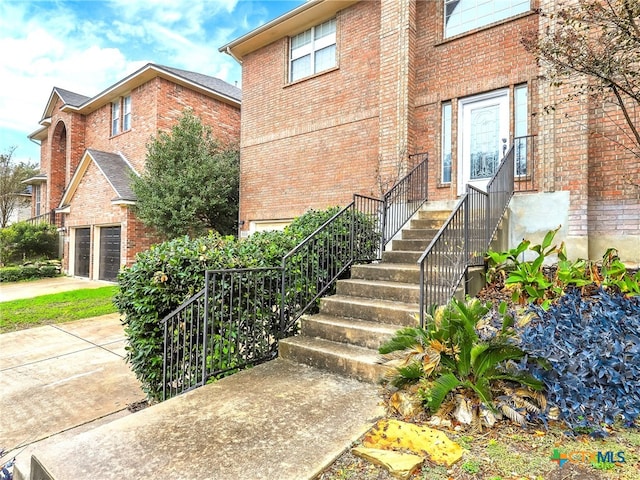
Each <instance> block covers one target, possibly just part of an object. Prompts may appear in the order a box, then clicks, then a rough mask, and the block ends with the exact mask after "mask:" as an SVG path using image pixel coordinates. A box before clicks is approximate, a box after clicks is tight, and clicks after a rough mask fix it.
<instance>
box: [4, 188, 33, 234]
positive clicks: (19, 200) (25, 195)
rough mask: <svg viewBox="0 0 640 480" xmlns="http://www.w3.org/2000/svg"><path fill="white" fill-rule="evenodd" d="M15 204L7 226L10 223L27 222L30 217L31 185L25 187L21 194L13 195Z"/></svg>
mask: <svg viewBox="0 0 640 480" xmlns="http://www.w3.org/2000/svg"><path fill="white" fill-rule="evenodd" d="M15 197H16V203H15V206H14V207H13V211H12V212H11V215H9V221H8V222H7V226H8V225H11V224H12V223H16V222H21V221H23V220H28V219H29V218H30V217H31V185H27V186H26V188H25V189H24V191H23V192H22V193H17V194H16V195H15Z"/></svg>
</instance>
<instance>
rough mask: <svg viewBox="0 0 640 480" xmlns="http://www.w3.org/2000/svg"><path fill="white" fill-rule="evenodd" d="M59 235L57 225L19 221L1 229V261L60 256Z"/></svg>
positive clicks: (3, 262) (20, 260)
mask: <svg viewBox="0 0 640 480" xmlns="http://www.w3.org/2000/svg"><path fill="white" fill-rule="evenodd" d="M58 241H59V235H58V231H57V228H56V226H55V225H49V224H48V223H38V224H36V225H32V224H30V223H28V222H18V223H14V224H11V225H9V226H8V227H6V228H3V229H2V230H0V262H1V263H2V264H8V263H12V262H23V261H25V260H34V259H38V260H40V259H52V258H57V256H58Z"/></svg>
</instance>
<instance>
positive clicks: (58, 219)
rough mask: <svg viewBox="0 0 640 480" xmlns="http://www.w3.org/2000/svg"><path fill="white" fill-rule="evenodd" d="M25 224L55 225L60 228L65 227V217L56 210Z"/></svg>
mask: <svg viewBox="0 0 640 480" xmlns="http://www.w3.org/2000/svg"><path fill="white" fill-rule="evenodd" d="M25 222H27V223H29V224H31V225H37V224H39V223H48V224H49V225H55V226H56V227H58V228H62V227H64V216H63V215H62V214H61V213H58V212H56V211H55V209H53V210H51V211H50V212H48V213H43V214H42V215H38V216H36V217H31V218H29V219H27V220H25Z"/></svg>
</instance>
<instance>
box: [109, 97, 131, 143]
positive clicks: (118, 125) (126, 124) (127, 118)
mask: <svg viewBox="0 0 640 480" xmlns="http://www.w3.org/2000/svg"><path fill="white" fill-rule="evenodd" d="M127 130H131V95H127V96H126V97H120V98H118V99H117V100H115V101H114V102H112V103H111V136H114V135H118V134H119V133H120V132H126V131H127Z"/></svg>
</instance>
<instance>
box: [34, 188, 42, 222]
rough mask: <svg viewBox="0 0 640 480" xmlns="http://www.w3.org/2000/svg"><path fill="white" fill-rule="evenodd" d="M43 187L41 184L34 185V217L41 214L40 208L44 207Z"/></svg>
mask: <svg viewBox="0 0 640 480" xmlns="http://www.w3.org/2000/svg"><path fill="white" fill-rule="evenodd" d="M41 192H42V188H41V187H40V184H35V185H33V199H34V217H38V216H40V210H41V208H42V193H41Z"/></svg>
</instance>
